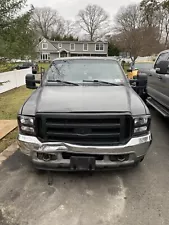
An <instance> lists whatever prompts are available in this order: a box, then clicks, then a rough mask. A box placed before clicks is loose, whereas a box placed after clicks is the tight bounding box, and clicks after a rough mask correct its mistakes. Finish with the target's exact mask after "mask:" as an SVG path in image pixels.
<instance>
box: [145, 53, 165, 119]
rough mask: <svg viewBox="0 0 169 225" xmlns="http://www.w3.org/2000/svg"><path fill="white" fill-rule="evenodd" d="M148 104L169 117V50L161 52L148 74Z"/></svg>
mask: <svg viewBox="0 0 169 225" xmlns="http://www.w3.org/2000/svg"><path fill="white" fill-rule="evenodd" d="M147 95H148V98H147V103H148V104H149V105H151V106H153V107H154V108H155V109H156V110H158V111H159V112H160V113H161V114H162V115H163V116H164V117H169V50H166V51H163V52H161V53H160V54H159V55H158V57H157V59H156V61H155V63H154V66H153V68H152V69H151V70H149V71H148V72H147Z"/></svg>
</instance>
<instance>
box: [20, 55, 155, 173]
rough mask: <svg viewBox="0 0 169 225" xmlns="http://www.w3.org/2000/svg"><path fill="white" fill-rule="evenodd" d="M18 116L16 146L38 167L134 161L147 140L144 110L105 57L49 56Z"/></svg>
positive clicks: (147, 115)
mask: <svg viewBox="0 0 169 225" xmlns="http://www.w3.org/2000/svg"><path fill="white" fill-rule="evenodd" d="M36 83H37V81H36V80H35V76H34V75H32V74H28V75H27V76H26V86H27V88H30V89H37V90H36V91H34V92H33V94H32V95H31V97H30V98H29V99H27V100H26V102H25V103H24V104H23V106H22V107H21V109H20V111H19V114H18V126H19V136H18V144H19V147H20V150H21V151H22V152H23V153H24V154H26V155H28V156H30V157H31V160H32V162H33V164H34V166H35V167H36V168H37V169H43V170H96V169H112V168H118V167H126V166H133V165H138V164H139V163H140V162H141V161H142V160H143V159H144V156H145V155H146V153H147V151H148V149H149V147H150V145H151V141H152V136H151V131H150V124H151V116H150V112H149V109H148V108H147V106H146V105H145V103H144V102H143V101H142V99H141V98H140V97H139V96H138V95H137V94H136V92H135V91H134V90H133V89H132V88H131V86H130V84H129V81H128V79H127V78H126V75H125V73H124V71H123V69H122V67H121V65H120V62H118V61H116V60H113V59H110V58H107V57H105V58H104V57H86V58H83V57H73V58H60V59H56V60H54V61H53V62H52V63H51V65H50V67H49V69H48V70H47V72H46V73H45V74H44V75H43V78H42V81H41V84H40V86H38V87H37V84H36Z"/></svg>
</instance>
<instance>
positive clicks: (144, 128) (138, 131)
mask: <svg viewBox="0 0 169 225" xmlns="http://www.w3.org/2000/svg"><path fill="white" fill-rule="evenodd" d="M133 119H134V135H142V134H146V133H147V132H148V131H149V130H150V123H151V117H150V116H149V115H146V116H138V117H134V118H133Z"/></svg>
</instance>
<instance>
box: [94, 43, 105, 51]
mask: <svg viewBox="0 0 169 225" xmlns="http://www.w3.org/2000/svg"><path fill="white" fill-rule="evenodd" d="M95 47H96V48H95V50H96V51H104V44H102V43H99V44H96V46H95Z"/></svg>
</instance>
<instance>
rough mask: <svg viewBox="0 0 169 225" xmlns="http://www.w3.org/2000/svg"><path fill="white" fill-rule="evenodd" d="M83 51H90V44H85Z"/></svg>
mask: <svg viewBox="0 0 169 225" xmlns="http://www.w3.org/2000/svg"><path fill="white" fill-rule="evenodd" d="M83 51H88V44H86V43H85V44H83Z"/></svg>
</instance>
